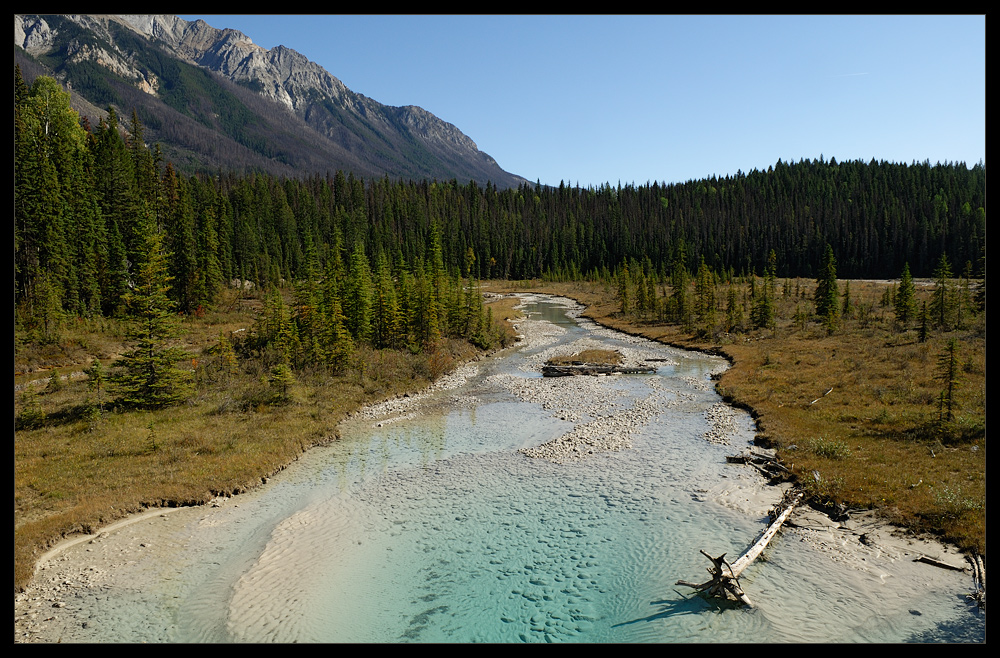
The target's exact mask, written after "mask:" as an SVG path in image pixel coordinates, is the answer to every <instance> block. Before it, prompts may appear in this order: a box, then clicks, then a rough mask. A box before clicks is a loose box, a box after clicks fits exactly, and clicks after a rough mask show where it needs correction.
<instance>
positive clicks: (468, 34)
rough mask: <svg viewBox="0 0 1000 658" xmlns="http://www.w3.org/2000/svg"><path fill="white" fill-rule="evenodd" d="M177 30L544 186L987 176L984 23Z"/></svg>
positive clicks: (401, 22) (681, 18)
mask: <svg viewBox="0 0 1000 658" xmlns="http://www.w3.org/2000/svg"><path fill="white" fill-rule="evenodd" d="M180 17H181V18H183V19H185V20H196V19H198V18H201V19H202V20H204V21H205V22H207V23H208V24H209V25H211V26H212V27H216V28H234V29H237V30H240V31H241V32H243V33H244V34H246V35H247V36H248V37H250V39H252V40H253V42H254V43H256V44H258V45H260V46H263V47H264V48H273V47H274V46H277V45H283V46H286V47H288V48H291V49H293V50H296V51H298V52H300V53H302V54H303V55H305V56H306V57H307V58H309V59H310V60H312V61H314V62H316V63H318V64H320V65H321V66H322V67H323V68H325V69H326V70H327V71H329V72H330V73H331V74H332V75H334V76H335V77H337V78H339V79H340V80H341V81H343V83H344V84H345V85H347V87H348V88H350V89H351V90H353V91H355V92H358V93H361V94H364V95H365V96H368V97H370V98H372V99H374V100H376V101H378V102H380V103H384V104H386V105H419V106H420V107H422V108H424V109H425V110H427V111H429V112H432V113H433V114H435V115H437V116H438V117H440V118H441V119H443V120H445V121H448V122H450V123H453V124H455V125H456V126H457V127H458V128H459V129H460V130H461V131H462V132H464V133H465V134H466V135H468V136H469V137H470V138H471V139H472V140H473V141H475V142H476V144H477V146H478V147H479V149H480V150H481V151H484V152H486V153H488V154H490V155H491V156H493V158H495V159H496V161H497V162H498V163H499V164H500V166H501V167H502V168H503V169H505V170H507V171H509V172H511V173H515V174H518V175H520V176H524V177H525V178H527V179H529V180H531V181H535V180H540V181H541V182H542V183H544V184H556V185H557V184H558V183H559V182H560V181H566V182H567V183H569V184H574V185H575V184H577V183H579V184H580V185H581V186H583V187H587V186H595V187H596V186H600V185H603V184H604V183H606V182H609V183H611V184H612V185H617V184H618V183H619V182H621V183H622V184H627V183H635V184H637V185H642V184H645V183H647V182H652V181H662V182H667V183H675V182H684V181H687V180H691V179H698V178H703V177H706V176H711V175H713V174H715V175H718V176H725V175H728V174H735V173H736V172H737V171H738V170H742V171H744V172H749V171H751V170H753V169H767V167H768V166H770V165H773V164H774V163H775V162H776V161H777V160H778V159H779V158H780V159H782V160H784V161H786V162H788V161H798V160H800V159H803V158H805V159H813V158H819V157H820V156H822V157H823V158H824V159H826V160H829V159H830V158H831V157H835V158H836V159H837V160H855V159H862V160H866V161H867V160H870V159H872V158H875V159H876V160H887V161H890V162H905V163H909V162H912V161H914V160H916V161H919V162H922V161H924V160H929V161H930V162H931V163H932V164H934V163H936V162H945V161H958V162H965V163H966V164H967V165H968V166H970V167H971V166H972V165H974V164H976V163H977V162H979V161H980V160H982V161H983V162H984V163H985V161H986V17H985V15H957V16H941V15H928V16H919V15H913V16H905V15H883V16H871V15H860V16H848V15H833V16H818V15H808V16H782V15H772V16H763V15H751V16H716V15H710V16H696V15H677V16H670V15H647V16H636V15H627V16H609V15H582V16H567V15H525V16H516V15H499V16H486V15H472V16H450V15H448V16H445V15H433V16H424V15H415V16H385V15H378V16H362V15H348V16H338V15H235V14H232V15H207V14H205V15H192V14H182V15H180Z"/></svg>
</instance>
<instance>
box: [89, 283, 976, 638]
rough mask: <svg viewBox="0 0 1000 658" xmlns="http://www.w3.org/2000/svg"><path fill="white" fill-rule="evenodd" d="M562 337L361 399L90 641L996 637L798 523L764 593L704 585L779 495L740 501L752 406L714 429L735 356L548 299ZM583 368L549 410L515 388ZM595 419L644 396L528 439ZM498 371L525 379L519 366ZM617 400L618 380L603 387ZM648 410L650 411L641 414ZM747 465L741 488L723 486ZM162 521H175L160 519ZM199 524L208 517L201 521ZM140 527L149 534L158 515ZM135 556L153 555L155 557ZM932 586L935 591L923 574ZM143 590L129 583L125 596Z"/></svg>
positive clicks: (205, 514)
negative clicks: (635, 334) (611, 354)
mask: <svg viewBox="0 0 1000 658" xmlns="http://www.w3.org/2000/svg"><path fill="white" fill-rule="evenodd" d="M528 310H529V311H530V312H532V313H533V315H532V316H531V317H532V319H533V320H534V321H549V322H554V323H555V325H554V326H553V327H551V330H552V332H553V333H552V334H551V335H550V336H549V337H548V342H547V343H542V344H537V345H528V346H526V347H524V348H521V349H519V350H515V351H513V352H512V353H511V352H508V353H507V354H505V355H503V356H502V357H501V358H495V359H489V360H485V361H481V362H479V363H478V364H477V366H478V368H477V369H476V372H475V374H474V375H473V376H471V377H470V378H469V379H468V381H467V382H466V383H465V384H464V385H462V386H461V387H459V388H453V389H450V390H446V391H440V392H439V393H436V394H435V395H433V396H429V397H428V398H426V399H424V400H423V401H422V403H421V404H420V405H419V406H417V407H414V408H413V410H412V411H411V413H409V414H405V415H404V414H399V413H397V414H395V415H396V416H397V417H399V416H405V417H404V419H403V420H399V421H397V422H391V423H388V424H385V423H383V426H382V427H377V426H375V425H377V420H373V419H370V418H364V417H356V418H355V419H354V420H353V421H351V422H349V423H347V424H345V426H344V427H343V428H342V432H343V438H342V440H341V441H338V442H337V443H335V444H332V445H331V446H328V447H325V448H320V449H316V450H313V451H310V453H308V455H307V456H306V458H304V459H303V460H301V462H300V463H299V464H297V465H296V466H295V467H294V468H292V469H288V471H286V472H285V473H283V474H282V475H281V476H280V477H278V478H275V479H274V481H273V482H272V483H271V484H270V485H268V486H267V487H265V488H263V489H262V490H260V491H258V492H255V493H253V494H250V495H248V496H246V497H242V496H241V497H240V499H242V502H241V504H240V506H239V508H238V509H237V508H235V507H230V508H228V509H225V510H216V511H202V512H199V513H198V514H197V515H193V516H192V517H191V518H190V519H189V520H188V521H186V522H185V523H184V525H183V527H180V528H178V534H177V536H178V538H179V539H178V545H177V546H176V550H175V551H174V554H173V557H172V558H171V559H170V560H168V561H167V563H166V564H161V565H160V567H159V568H161V569H162V570H163V575H162V577H160V578H159V580H158V581H157V582H156V583H155V584H154V586H153V587H149V588H144V589H143V591H132V592H127V593H125V592H117V593H115V594H113V595H111V596H108V595H107V594H108V593H107V592H106V591H104V592H101V594H103V595H104V596H103V598H102V596H100V595H92V596H91V597H90V600H89V605H90V606H92V607H91V609H92V611H93V614H92V618H93V619H94V623H93V625H92V626H91V627H90V628H91V633H90V634H88V635H84V636H83V637H84V639H97V640H104V641H142V640H147V641H163V640H169V641H187V642H205V641H235V642H400V641H411V642H747V641H752V642H803V641H808V642H899V641H918V642H929V641H982V639H983V638H984V637H985V625H984V622H982V620H981V618H980V617H979V616H978V614H977V613H976V612H975V611H973V610H972V609H971V608H970V607H969V605H968V604H967V603H966V602H965V601H964V600H962V598H961V597H959V596H957V595H956V594H955V592H956V591H957V590H956V588H955V582H956V581H955V580H954V579H955V578H957V576H954V575H952V574H948V573H947V572H943V573H937V571H940V570H929V572H928V579H927V582H925V583H920V584H919V586H916V587H915V586H914V584H912V583H897V582H892V579H886V578H885V577H884V575H883V576H881V577H880V576H879V574H878V573H876V572H877V571H878V566H877V565H874V566H873V567H872V569H871V570H869V571H862V572H859V571H858V570H857V569H854V568H851V567H846V566H844V565H842V564H838V562H836V561H835V560H833V559H830V557H829V556H828V555H825V554H823V553H822V552H820V551H818V550H817V549H816V548H815V547H814V546H813V545H812V544H810V543H809V542H806V541H802V540H800V539H798V538H796V536H795V535H794V534H793V533H782V534H781V535H779V536H778V538H777V539H775V540H774V542H772V545H771V547H769V549H768V551H767V552H766V553H765V556H764V558H763V559H761V560H758V562H755V563H754V564H753V565H752V566H751V567H750V568H749V569H748V570H747V571H746V572H744V575H743V577H742V578H741V579H740V580H741V583H742V585H743V587H744V589H745V590H746V591H747V592H748V594H749V595H750V597H751V598H752V599H753V600H754V602H755V604H756V605H755V607H754V608H752V609H742V608H735V607H732V606H726V605H725V604H720V603H718V602H715V601H712V600H708V599H705V598H702V597H700V596H697V595H692V592H691V591H690V590H688V589H687V588H683V587H679V586H676V585H675V584H674V583H675V582H676V580H678V579H685V580H702V579H703V578H704V575H705V567H706V566H707V565H708V561H707V560H706V559H705V558H704V557H703V556H702V555H700V554H699V549H705V550H707V551H709V552H711V553H713V554H718V553H721V552H727V553H728V555H729V556H730V557H731V558H735V557H736V556H737V555H738V554H739V553H740V552H742V551H743V550H745V549H746V548H747V546H749V544H750V542H752V541H753V539H754V538H755V536H756V534H757V533H758V532H759V531H760V530H761V529H762V528H763V526H764V525H766V517H765V516H764V511H765V510H756V509H753V503H751V502H750V501H749V500H747V507H746V508H742V509H738V507H739V505H734V504H723V502H721V501H722V500H723V499H725V500H729V501H732V500H734V499H737V498H739V493H738V492H739V487H740V486H749V484H750V479H751V478H752V477H753V476H752V475H751V474H750V473H748V472H747V470H748V469H742V468H740V467H736V466H733V465H730V464H727V463H726V461H725V456H726V455H727V454H733V453H735V452H737V451H738V450H739V449H740V448H741V447H743V446H745V445H747V443H748V442H749V441H750V440H751V439H752V437H753V430H752V423H751V421H750V418H749V417H748V416H747V415H746V414H743V413H742V412H741V413H740V414H739V415H738V417H737V419H738V423H737V431H736V432H735V433H734V434H733V435H732V436H731V437H730V442H729V444H728V445H720V444H717V443H712V442H709V441H707V440H706V438H705V436H704V435H705V432H706V431H707V430H708V421H707V420H706V416H705V412H706V410H707V409H708V408H709V407H710V406H712V405H714V404H717V403H718V402H719V398H718V396H717V394H716V393H715V392H714V391H713V390H712V388H711V386H710V385H708V377H709V374H710V373H711V372H713V371H717V370H718V369H719V368H720V361H719V360H718V359H716V358H713V357H709V356H704V355H697V354H689V353H683V352H680V351H678V350H673V349H670V348H667V347H664V346H659V345H654V344H651V343H648V342H644V341H637V340H636V339H632V338H628V337H624V336H621V335H617V337H614V336H615V334H613V333H612V332H610V331H608V330H605V329H598V328H596V327H595V325H592V324H590V323H585V324H581V323H578V322H577V321H576V320H574V319H572V318H570V317H567V315H566V307H565V306H564V305H559V304H554V303H551V302H546V301H536V302H533V303H531V304H529V306H528ZM594 337H596V338H597V339H599V340H601V341H602V342H604V343H606V344H607V345H609V346H611V347H632V348H635V347H641V349H644V350H651V351H653V352H655V353H656V354H657V355H659V356H660V357H661V358H664V359H667V360H668V361H665V362H661V363H660V364H659V365H660V366H661V367H660V368H659V370H658V372H657V374H656V375H635V376H618V377H607V378H589V377H566V378H554V379H541V378H540V377H539V376H538V375H537V374H536V372H537V371H536V370H534V366H535V365H536V364H537V361H538V360H539V358H540V355H541V354H543V353H544V352H545V351H546V350H552V348H553V347H557V346H559V345H568V344H570V343H572V342H574V341H579V340H581V339H585V338H594ZM515 378H516V381H517V382H518V383H519V384H523V385H525V386H550V387H562V388H561V389H560V394H561V395H562V396H563V397H562V398H560V397H559V396H556V398H555V402H553V403H551V404H549V406H550V408H549V409H546V408H543V406H542V405H541V404H538V403H535V402H525V401H522V400H521V399H519V397H517V396H516V395H514V394H512V393H511V392H510V391H511V390H513V388H512V385H511V382H512V381H515ZM596 380H600V382H599V383H600V386H601V389H602V390H603V391H604V392H603V394H602V395H600V396H596V397H594V401H593V404H592V405H588V407H587V408H588V413H586V414H584V415H583V417H581V418H579V419H578V422H588V421H590V420H592V419H593V418H596V417H598V416H603V417H607V416H616V415H621V416H629V414H630V411H629V410H633V411H634V410H635V409H637V408H638V407H637V406H636V405H646V406H650V405H651V407H650V408H652V409H654V412H653V413H652V414H649V413H646V414H645V415H642V416H641V420H640V422H639V425H638V427H636V428H635V430H634V431H633V433H632V435H631V443H632V446H631V448H628V449H625V450H621V451H616V452H607V453H599V454H594V455H590V456H588V457H587V458H585V459H582V460H580V461H576V462H572V463H565V464H556V463H552V462H549V461H547V460H544V459H532V458H529V457H526V456H525V455H523V454H521V453H520V452H518V449H520V448H526V447H532V446H537V445H539V444H542V443H545V442H546V441H548V440H550V439H552V438H555V437H557V436H560V435H562V434H565V433H566V432H568V431H570V430H571V429H573V427H574V424H573V423H572V422H569V421H567V420H561V419H560V418H561V417H566V410H567V408H568V405H569V406H571V405H570V403H571V402H574V401H575V403H576V405H577V406H579V402H580V400H581V399H583V400H587V401H588V402H589V400H590V398H588V397H581V396H588V395H592V394H591V393H588V390H591V389H588V388H587V387H588V386H594V385H595V381H596ZM498 382H506V385H500V384H498ZM598 398H599V399H598ZM636 417H639V416H636ZM707 483H723V484H726V483H729V484H731V486H729V485H726V486H729V489H728V490H727V493H728V494H730V495H729V496H728V497H720V496H718V495H715V494H716V493H717V489H716V490H713V491H711V492H710V491H706V489H707V488H708V487H707ZM151 523H155V521H153V522H151ZM195 527H197V528H198V530H197V532H195V533H192V532H191V531H192V528H195ZM134 532H136V533H141V529H137V530H135V531H134ZM132 568H135V569H143V570H144V572H148V570H149V568H150V565H148V564H146V565H143V563H142V561H141V560H138V561H136V563H135V564H134V565H133V567H132ZM917 590H919V593H917ZM123 602H124V603H123Z"/></svg>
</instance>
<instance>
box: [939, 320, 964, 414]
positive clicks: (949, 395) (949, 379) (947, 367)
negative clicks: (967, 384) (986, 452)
mask: <svg viewBox="0 0 1000 658" xmlns="http://www.w3.org/2000/svg"><path fill="white" fill-rule="evenodd" d="M958 370H959V368H958V341H957V340H955V339H954V338H951V339H949V340H948V343H947V346H946V347H945V351H944V352H942V353H941V356H940V357H939V358H938V373H939V374H938V378H939V379H941V380H942V381H943V382H944V385H945V387H944V390H943V391H941V396H940V401H941V408H940V410H939V412H938V420H941V421H947V422H949V423H950V422H951V421H952V420H954V418H955V415H954V408H955V407H956V406H958V405H957V403H956V402H955V391H956V389H957V388H958Z"/></svg>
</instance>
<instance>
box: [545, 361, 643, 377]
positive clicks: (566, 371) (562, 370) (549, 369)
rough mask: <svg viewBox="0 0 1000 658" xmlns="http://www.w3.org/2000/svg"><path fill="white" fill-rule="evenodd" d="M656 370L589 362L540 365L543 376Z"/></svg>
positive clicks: (633, 373) (635, 372)
mask: <svg viewBox="0 0 1000 658" xmlns="http://www.w3.org/2000/svg"><path fill="white" fill-rule="evenodd" d="M650 372H656V368H653V367H651V366H650V367H645V366H638V367H625V366H599V365H591V364H582V365H570V366H548V365H546V366H542V376H543V377H569V376H571V375H610V374H625V375H635V374H640V373H650Z"/></svg>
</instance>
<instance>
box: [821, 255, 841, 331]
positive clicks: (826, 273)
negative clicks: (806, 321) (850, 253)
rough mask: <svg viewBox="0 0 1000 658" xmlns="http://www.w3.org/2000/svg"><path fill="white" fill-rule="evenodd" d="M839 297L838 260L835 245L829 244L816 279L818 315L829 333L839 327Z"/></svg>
mask: <svg viewBox="0 0 1000 658" xmlns="http://www.w3.org/2000/svg"><path fill="white" fill-rule="evenodd" d="M838 297H839V290H838V288H837V260H836V259H835V258H834V256H833V247H831V246H830V245H829V244H827V245H826V253H825V254H824V256H823V264H822V266H821V267H820V274H819V278H818V279H816V297H815V300H816V315H818V316H819V318H820V320H821V321H822V322H823V324H824V325H825V326H826V329H827V332H829V333H833V331H834V330H835V329H836V328H837V316H838V315H839V313H840V307H839V304H838Z"/></svg>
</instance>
